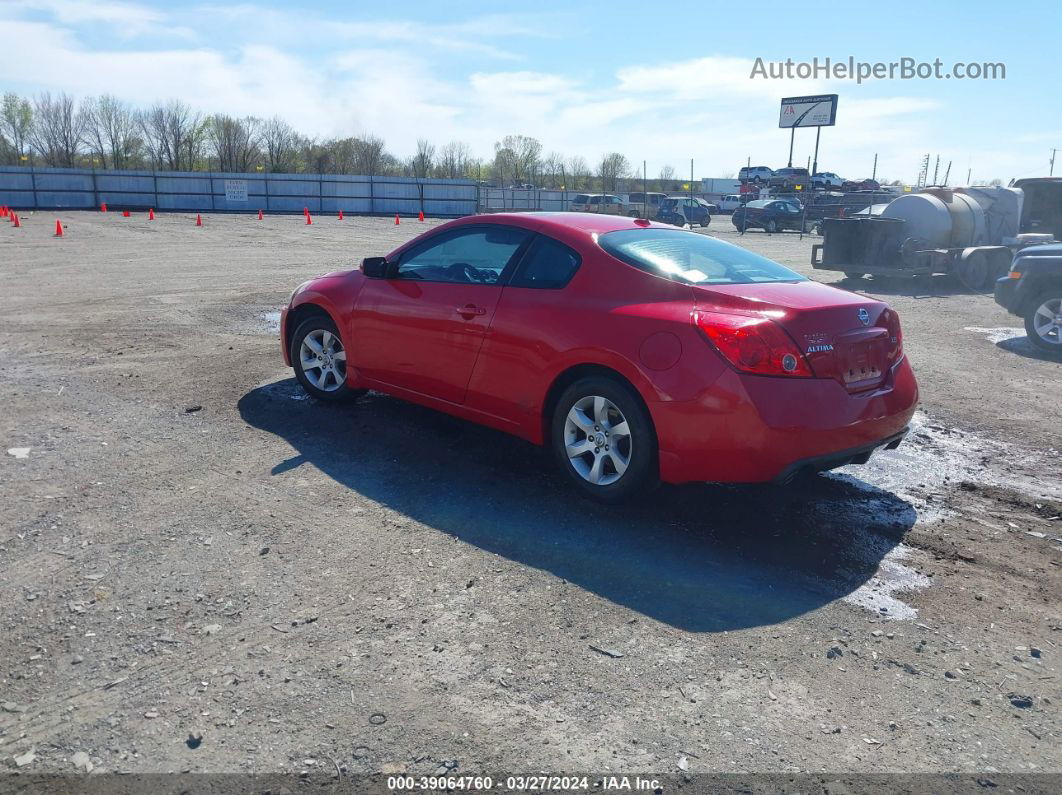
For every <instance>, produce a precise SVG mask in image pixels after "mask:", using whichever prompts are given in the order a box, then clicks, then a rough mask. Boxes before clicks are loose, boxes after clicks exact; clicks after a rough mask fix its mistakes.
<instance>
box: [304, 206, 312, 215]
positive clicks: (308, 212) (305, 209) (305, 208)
mask: <svg viewBox="0 0 1062 795" xmlns="http://www.w3.org/2000/svg"><path fill="white" fill-rule="evenodd" d="M302 214H303V215H309V214H310V208H309V207H303V208H302Z"/></svg>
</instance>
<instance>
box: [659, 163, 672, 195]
mask: <svg viewBox="0 0 1062 795" xmlns="http://www.w3.org/2000/svg"><path fill="white" fill-rule="evenodd" d="M674 181H675V169H674V168H673V167H672V166H663V167H662V168H661V169H660V190H662V191H663V192H664V193H667V192H669V191H671V190H672V189H673V188H672V183H673V182H674Z"/></svg>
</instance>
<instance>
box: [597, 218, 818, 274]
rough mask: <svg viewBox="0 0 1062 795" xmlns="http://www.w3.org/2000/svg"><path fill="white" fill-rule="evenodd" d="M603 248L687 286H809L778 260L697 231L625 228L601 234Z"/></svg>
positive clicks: (630, 262) (599, 242) (600, 241)
mask: <svg viewBox="0 0 1062 795" xmlns="http://www.w3.org/2000/svg"><path fill="white" fill-rule="evenodd" d="M598 244H599V245H600V246H601V248H603V249H604V250H605V251H607V252H608V253H609V254H611V255H612V256H613V257H615V258H616V259H618V260H621V261H623V262H626V263H627V264H628V265H633V266H634V267H636V268H640V269H641V270H644V271H648V272H649V273H653V274H656V275H658V276H663V277H665V278H668V279H673V280H674V281H677V282H683V283H685V284H753V283H756V282H801V281H806V280H805V278H804V277H803V276H801V275H800V274H799V273H796V272H795V271H791V270H789V268H786V267H785V266H783V265H779V264H778V263H777V262H775V261H773V260H769V259H767V258H766V257H761V256H760V255H759V254H753V253H752V252H751V251H748V250H746V249H743V248H740V247H739V246H735V245H732V244H730V243H724V242H723V241H721V240H716V239H715V238H712V237H707V236H705V235H698V234H696V233H695V232H685V231H682V230H678V229H623V230H620V231H616V232H607V233H605V234H603V235H601V237H600V238H598Z"/></svg>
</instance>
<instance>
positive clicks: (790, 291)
mask: <svg viewBox="0 0 1062 795" xmlns="http://www.w3.org/2000/svg"><path fill="white" fill-rule="evenodd" d="M281 340H282V345H283V351H284V360H285V362H286V363H287V364H288V365H290V366H293V367H294V369H295V375H296V377H297V378H298V380H299V382H300V383H301V384H302V386H303V388H304V389H305V390H306V391H307V392H308V393H309V394H310V395H312V396H314V397H315V398H319V399H321V400H342V399H348V398H351V397H354V396H357V395H359V394H361V393H363V392H364V391H365V390H367V389H375V390H378V391H380V392H386V393H388V394H390V395H393V396H395V397H398V398H402V399H405V400H409V401H413V402H415V403H420V404H422V405H425V406H429V407H431V408H435V409H439V410H441V411H445V412H448V413H450V414H454V415H456V416H458V417H462V418H464V419H466V420H472V421H473V422H478V423H481V424H483V425H488V426H490V427H492V428H497V429H499V430H503V431H507V432H508V433H512V434H515V435H517V436H520V437H523V438H524V439H527V440H529V441H531V442H534V443H536V444H548V445H550V447H552V449H553V451H554V453H555V454H556V458H557V461H558V463H559V465H560V467H561V469H562V470H563V471H564V472H565V473H566V474H567V476H568V478H569V479H570V480H571V481H572V482H573V483H574V484H575V485H576V486H577V487H578V488H580V489H581V490H582V491H583V492H584V493H585V494H587V495H588V496H590V497H593V498H595V499H599V500H602V501H607V502H614V501H619V500H622V499H624V498H626V497H629V496H631V495H632V494H634V493H635V492H638V491H642V490H644V489H646V488H647V487H650V486H652V485H655V484H656V483H657V482H659V481H661V480H663V481H666V482H668V483H684V482H689V481H716V482H731V483H750V482H765V481H776V482H787V481H788V480H790V479H791V478H792V477H793V476H794V475H796V474H797V473H798V472H800V471H802V470H806V471H821V470H827V469H831V468H833V467H838V466H842V465H844V464H850V463H863V462H865V461H866V460H867V459H868V458H869V456H870V454H871V453H872V452H873V451H874V450H876V449H878V448H881V447H887V448H893V447H895V446H896V445H898V444H899V443H900V440H901V438H902V437H903V435H904V433H905V432H906V430H907V423H908V420H910V418H911V415H912V414H913V413H914V410H915V404H916V403H917V401H918V387H917V385H916V383H915V378H914V374H913V373H912V371H911V366H910V364H909V363H908V361H907V359H906V357H905V356H904V353H903V340H902V336H901V333H900V322H899V319H898V318H897V316H896V312H895V311H894V310H892V309H890V308H889V307H888V306H887V305H886V304H884V303H882V302H881V301H875V300H873V299H870V298H867V297H865V296H861V295H856V294H854V293H850V292H846V291H844V290H838V289H835V288H833V287H828V286H826V285H823V284H819V283H817V282H813V281H810V280H808V279H806V278H804V277H803V276H801V275H799V274H798V273H795V272H794V271H791V270H789V269H788V268H785V267H783V266H782V265H779V264H778V263H776V262H773V261H772V260H769V259H766V258H764V257H761V256H759V255H757V254H753V253H752V252H750V251H747V250H745V249H743V248H739V247H737V246H733V245H730V244H729V243H724V242H722V241H720V240H717V239H714V238H711V237H706V236H704V235H700V234H696V233H694V232H689V231H683V230H679V229H675V228H674V227H672V226H665V225H662V224H657V223H652V222H649V221H645V220H642V219H631V218H622V217H616V216H607V215H597V214H583V213H521V214H507V215H489V216H473V217H468V218H461V219H459V220H456V221H451V222H449V223H446V224H443V225H442V226H439V227H437V228H435V229H433V230H431V231H429V232H426V233H425V234H423V235H420V236H419V237H417V238H415V239H414V240H412V241H410V242H409V243H406V244H405V245H403V246H401V247H399V248H398V249H396V250H394V251H392V252H391V253H390V254H388V255H387V256H386V257H369V258H367V259H365V260H364V262H363V263H362V266H361V268H360V270H351V271H339V272H336V273H330V274H327V275H325V276H321V277H320V278H317V279H313V280H312V281H308V282H306V283H305V284H303V285H302V286H300V287H299V288H298V289H296V290H295V292H294V294H293V295H292V297H291V302H290V304H289V306H288V307H287V308H286V309H285V310H284V311H283V312H282V313H281Z"/></svg>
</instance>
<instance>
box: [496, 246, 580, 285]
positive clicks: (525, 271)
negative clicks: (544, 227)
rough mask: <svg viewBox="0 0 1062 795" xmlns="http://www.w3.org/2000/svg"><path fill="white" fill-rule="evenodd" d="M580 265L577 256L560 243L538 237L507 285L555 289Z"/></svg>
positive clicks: (570, 276) (567, 280)
mask: <svg viewBox="0 0 1062 795" xmlns="http://www.w3.org/2000/svg"><path fill="white" fill-rule="evenodd" d="M581 262H582V260H581V258H580V257H579V255H578V254H576V253H575V252H574V251H573V250H572V249H570V248H568V247H567V246H566V245H564V244H563V243H559V242H558V241H556V240H553V239H552V238H549V237H545V236H540V237H538V238H537V239H536V240H535V241H534V242H533V243H532V244H531V248H530V249H529V250H528V252H527V255H526V256H525V257H524V258H523V260H522V261H521V263H520V264H519V265H518V266H517V269H516V272H515V273H514V274H513V278H512V280H511V281H510V282H509V285H508V286H509V287H537V288H539V289H552V290H556V289H559V288H561V287H564V285H566V284H567V283H568V282H569V281H571V278H572V276H574V275H575V271H576V270H578V269H579V264H580V263H581Z"/></svg>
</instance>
